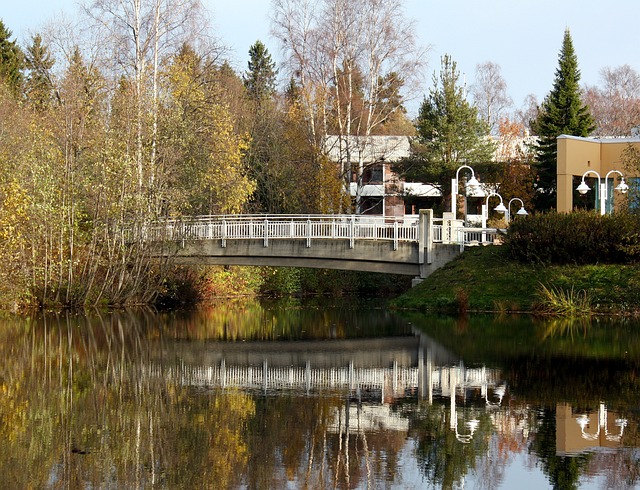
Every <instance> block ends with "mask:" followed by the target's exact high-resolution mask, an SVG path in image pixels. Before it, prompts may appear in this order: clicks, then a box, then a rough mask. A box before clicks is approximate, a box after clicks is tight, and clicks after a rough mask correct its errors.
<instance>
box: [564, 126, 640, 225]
mask: <svg viewBox="0 0 640 490" xmlns="http://www.w3.org/2000/svg"><path fill="white" fill-rule="evenodd" d="M557 141H558V157H557V158H558V160H557V161H558V166H557V181H558V182H557V186H558V193H557V200H556V207H557V210H558V212H564V213H568V212H571V211H573V210H574V209H575V208H577V207H584V208H587V209H603V210H604V211H605V212H607V213H608V212H611V211H612V210H614V209H619V208H620V207H621V206H623V205H625V204H626V203H629V205H636V202H637V189H638V183H639V179H638V177H639V175H638V174H637V173H636V174H633V175H627V171H626V169H625V168H624V166H623V152H624V151H625V149H626V148H628V147H629V145H632V146H633V147H635V148H636V149H637V150H638V151H639V152H640V138H638V137H632V138H582V137H578V136H567V135H560V136H558V140H557ZM619 172H620V173H622V174H623V175H624V178H625V181H626V184H628V185H629V187H630V192H629V193H628V194H624V193H622V192H619V191H617V190H615V188H616V187H617V186H618V185H619V184H620V182H621V179H620V174H619ZM583 177H584V180H585V182H586V183H587V185H588V186H589V187H590V188H591V191H589V192H586V193H585V194H584V195H581V194H580V193H579V192H578V191H577V187H578V186H579V185H580V183H581V181H582V179H583ZM598 184H600V185H598ZM602 192H604V194H605V197H606V199H605V200H604V206H603V207H602V208H601V201H600V194H601V193H602Z"/></svg>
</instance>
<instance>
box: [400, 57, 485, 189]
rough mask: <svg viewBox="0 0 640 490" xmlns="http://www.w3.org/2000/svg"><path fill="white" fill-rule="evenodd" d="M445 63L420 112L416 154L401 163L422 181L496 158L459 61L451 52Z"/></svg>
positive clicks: (437, 179) (409, 174)
mask: <svg viewBox="0 0 640 490" xmlns="http://www.w3.org/2000/svg"><path fill="white" fill-rule="evenodd" d="M441 63H442V65H441V71H440V76H439V77H437V76H436V75H435V74H434V76H433V88H432V89H430V91H429V96H428V97H426V98H425V99H424V101H423V102H422V105H421V106H420V109H419V112H418V118H417V120H416V131H417V138H416V144H415V145H414V157H413V158H412V159H411V161H407V162H404V163H402V164H401V165H400V167H404V169H402V168H401V169H400V170H401V171H402V170H405V171H404V172H402V173H404V174H405V175H406V177H407V178H409V179H412V180H416V181H419V182H432V183H434V182H449V181H450V179H451V176H452V174H453V173H455V171H456V169H457V168H458V167H459V166H460V165H463V164H467V165H473V164H474V163H487V162H490V161H491V160H492V158H493V151H494V145H493V143H492V142H491V140H490V139H489V138H488V137H487V136H488V135H489V127H488V126H487V125H486V124H485V123H484V122H483V121H482V120H481V119H480V118H479V117H478V111H477V110H476V108H475V107H473V106H472V105H471V104H469V102H468V101H467V99H466V96H465V89H464V87H463V86H461V85H459V78H460V74H459V72H458V70H457V65H456V63H455V62H454V61H452V60H451V57H450V56H448V55H445V56H444V57H443V58H442V62H441Z"/></svg>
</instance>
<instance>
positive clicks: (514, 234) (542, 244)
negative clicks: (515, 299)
mask: <svg viewBox="0 0 640 490" xmlns="http://www.w3.org/2000/svg"><path fill="white" fill-rule="evenodd" d="M505 244H506V245H507V247H508V249H509V252H510V254H511V256H512V257H513V258H514V259H516V260H519V261H521V262H529V263H538V264H543V265H552V264H554V265H564V264H575V265H586V264H599V263H601V264H628V263H637V262H639V261H640V217H639V216H637V215H632V214H626V213H620V214H613V215H604V216H601V215H599V214H596V213H594V212H590V211H575V212H573V213H568V214H558V213H543V214H537V215H534V216H528V217H526V218H523V219H519V220H515V221H513V222H512V223H511V226H510V227H509V229H508V232H507V236H506V238H505Z"/></svg>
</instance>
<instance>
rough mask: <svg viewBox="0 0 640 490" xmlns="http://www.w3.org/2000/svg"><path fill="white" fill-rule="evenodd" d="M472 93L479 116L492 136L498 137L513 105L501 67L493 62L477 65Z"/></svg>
mask: <svg viewBox="0 0 640 490" xmlns="http://www.w3.org/2000/svg"><path fill="white" fill-rule="evenodd" d="M470 92H471V95H472V96H473V102H474V104H475V106H476V108H477V109H478V115H479V116H480V117H481V118H482V119H483V120H484V122H485V123H487V125H488V126H489V130H490V132H491V134H493V135H497V134H498V130H499V126H500V119H501V118H502V117H503V116H504V113H505V110H506V109H508V108H509V107H511V106H512V105H513V100H511V97H509V95H508V94H507V82H506V81H505V79H504V78H503V76H502V73H501V72H500V65H498V64H497V63H493V62H491V61H487V62H485V63H481V64H478V65H476V79H475V82H474V84H473V85H472V86H471V90H470Z"/></svg>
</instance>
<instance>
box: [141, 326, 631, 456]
mask: <svg viewBox="0 0 640 490" xmlns="http://www.w3.org/2000/svg"><path fill="white" fill-rule="evenodd" d="M172 357H173V358H175V360H176V362H175V363H174V364H173V367H169V368H167V367H166V364H165V365H164V366H165V367H164V368H162V367H160V365H157V367H156V366H155V365H153V364H152V367H151V372H150V373H149V374H151V375H156V376H164V377H167V378H169V379H174V380H175V379H177V380H179V382H180V383H181V384H182V385H184V386H194V387H199V388H205V389H239V390H244V391H252V392H258V393H261V394H264V395H266V396H269V395H274V394H277V393H279V392H292V393H294V394H298V395H301V396H339V397H341V398H344V399H345V401H346V403H344V404H341V405H340V406H337V407H334V408H333V411H334V413H333V416H332V420H333V422H332V423H331V424H330V425H329V427H328V430H329V431H330V432H334V433H339V434H349V433H360V432H367V431H376V432H377V431H380V430H392V431H399V432H403V433H407V432H408V430H409V421H408V419H407V418H406V417H403V416H402V415H400V414H399V413H397V412H396V411H394V410H392V403H393V402H394V401H395V400H397V399H399V398H405V397H417V398H418V399H420V400H423V401H426V402H427V403H429V404H432V403H433V401H434V397H439V398H444V399H447V398H448V399H449V402H448V404H449V417H448V418H449V429H450V430H451V431H452V432H454V433H455V437H456V439H457V440H458V441H459V442H460V443H463V444H468V443H470V442H472V440H473V437H474V433H475V432H476V429H477V428H478V425H479V423H480V421H479V418H480V417H481V414H482V413H483V412H484V413H488V414H489V418H490V420H491V423H492V425H493V426H494V427H495V429H496V431H497V432H498V433H512V434H513V433H517V434H519V436H518V437H519V438H521V439H522V440H526V439H527V438H528V434H529V432H530V430H532V429H533V428H530V427H528V422H527V418H528V417H527V416H526V415H524V414H523V413H521V412H522V410H520V409H516V408H510V407H508V406H507V407H503V406H502V401H503V397H504V396H505V394H506V391H507V385H506V382H505V381H504V380H503V378H502V373H501V372H500V370H498V369H494V368H487V367H486V366H481V367H467V366H465V365H464V363H463V362H461V361H460V360H459V359H458V358H457V357H456V356H454V355H453V354H451V353H450V352H448V351H447V350H446V349H445V348H443V347H442V346H440V345H439V344H437V343H436V342H434V341H433V340H431V339H430V338H428V337H427V336H426V335H424V334H422V333H420V334H416V335H415V336H406V337H387V338H375V339H350V340H321V341H293V342H273V341H271V342H205V343H202V342H193V343H192V342H189V341H181V342H178V343H176V344H174V345H172V346H170V347H169V348H167V346H165V351H163V352H162V358H163V359H168V358H172ZM471 392H472V393H474V394H475V398H476V399H484V403H483V405H484V408H482V407H478V406H476V407H474V408H472V409H469V407H466V406H465V404H466V401H467V399H468V398H469V393H471ZM592 419H593V420H592ZM556 424H557V429H558V430H557V434H556V450H557V452H558V454H561V455H562V454H577V453H580V452H582V451H585V450H589V449H593V448H597V447H608V448H613V447H621V445H622V436H623V434H624V428H625V427H626V425H627V421H626V420H625V419H622V418H619V417H617V416H616V415H615V414H614V413H611V412H608V411H607V408H606V406H605V404H604V402H603V403H601V404H600V407H599V411H598V414H595V415H591V417H589V416H588V415H587V414H578V413H574V412H573V410H572V408H571V407H570V406H569V405H566V404H559V405H558V406H557V407H556ZM612 427H613V429H610V428H612Z"/></svg>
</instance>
